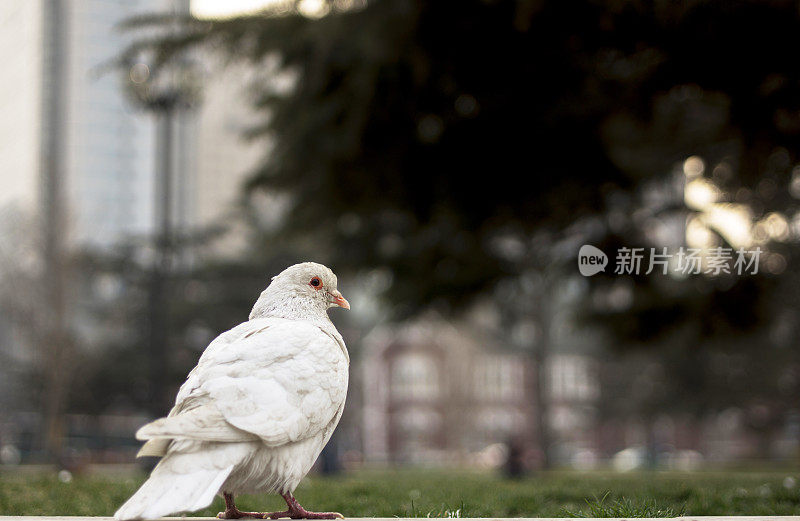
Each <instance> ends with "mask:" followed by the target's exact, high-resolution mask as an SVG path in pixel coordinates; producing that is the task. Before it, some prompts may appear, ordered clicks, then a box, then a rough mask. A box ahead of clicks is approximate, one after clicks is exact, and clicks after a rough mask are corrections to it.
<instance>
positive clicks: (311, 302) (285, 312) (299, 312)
mask: <svg viewBox="0 0 800 521" xmlns="http://www.w3.org/2000/svg"><path fill="white" fill-rule="evenodd" d="M268 317H274V318H286V319H289V320H308V321H311V322H330V318H328V306H327V303H325V302H321V301H319V300H316V299H310V298H308V296H306V295H299V294H297V293H295V292H271V291H269V290H267V291H264V293H262V294H261V296H260V297H259V299H258V301H256V304H255V306H253V310H252V311H251V312H250V320H253V319H254V318H268Z"/></svg>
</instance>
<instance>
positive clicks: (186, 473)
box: [114, 453, 234, 520]
mask: <svg viewBox="0 0 800 521" xmlns="http://www.w3.org/2000/svg"><path fill="white" fill-rule="evenodd" d="M197 457H198V454H196V453H194V454H191V453H190V454H168V455H167V456H166V457H165V458H164V459H163V460H162V461H161V462H160V463H159V464H158V465H157V466H156V468H155V469H153V473H152V474H151V475H150V478H149V479H148V480H147V481H146V482H145V483H144V485H142V486H141V487H140V488H139V490H137V491H136V493H135V494H134V495H133V496H131V498H130V499H128V501H126V502H125V504H123V505H122V506H121V507H120V508H119V510H117V511H116V512H115V513H114V518H115V519H117V520H129V519H157V518H160V517H164V516H167V515H169V514H174V513H177V512H186V511H194V510H199V509H201V508H205V507H207V506H208V505H210V504H211V502H212V501H213V500H214V496H215V495H216V494H217V492H218V491H219V489H220V487H221V486H222V485H223V483H225V480H226V479H227V478H228V476H229V475H230V473H231V471H232V470H233V468H234V465H233V464H231V465H229V466H227V467H224V468H214V467H213V466H212V467H211V468H203V467H202V466H201V465H197V464H192V462H191V461H190V460H188V459H189V458H197ZM180 460H184V461H180Z"/></svg>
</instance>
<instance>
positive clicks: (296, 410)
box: [114, 262, 350, 520]
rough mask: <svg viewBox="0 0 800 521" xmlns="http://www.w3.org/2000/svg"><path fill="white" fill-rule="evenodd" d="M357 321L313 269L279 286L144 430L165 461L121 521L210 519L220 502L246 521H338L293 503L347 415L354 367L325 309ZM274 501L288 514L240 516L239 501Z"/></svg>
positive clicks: (289, 274)
mask: <svg viewBox="0 0 800 521" xmlns="http://www.w3.org/2000/svg"><path fill="white" fill-rule="evenodd" d="M334 306H339V307H343V308H345V309H350V304H349V303H348V302H347V300H345V298H344V297H342V294H341V293H340V292H339V291H338V290H337V289H336V275H334V274H333V272H332V271H331V270H330V269H328V268H327V267H325V266H323V265H321V264H316V263H313V262H305V263H302V264H296V265H294V266H291V267H289V268H287V269H285V270H284V271H282V272H281V273H280V274H279V275H278V276H276V277H274V278H273V279H272V282H271V283H270V285H269V287H267V289H265V290H264V291H263V292H262V293H261V296H260V297H259V298H258V301H257V302H256V304H255V306H254V307H253V311H252V312H251V313H250V319H249V320H248V321H247V322H244V323H243V324H239V325H238V326H236V327H234V328H233V329H231V330H229V331H226V332H225V333H223V334H221V335H220V336H218V337H217V338H216V339H215V340H214V341H213V342H211V344H210V345H209V346H208V348H206V350H205V352H204V353H203V355H202V356H201V357H200V361H199V362H198V364H197V366H196V367H195V368H194V369H192V371H191V372H190V373H189V377H188V379H187V380H186V383H184V384H183V385H182V386H181V389H180V391H179V392H178V397H177V398H176V400H175V407H173V408H172V410H171V411H170V413H169V416H167V417H166V418H161V419H158V420H156V421H154V422H152V423H149V424H147V425H145V426H144V427H142V428H141V429H139V431H138V432H137V433H136V438H137V439H140V440H148V441H147V443H145V444H144V446H143V447H142V449H141V450H140V451H139V454H138V456H161V461H160V462H159V463H158V465H157V466H156V467H155V469H153V472H152V474H151V475H150V478H149V479H148V480H147V481H146V482H145V483H144V485H142V486H141V488H140V489H139V490H138V491H137V492H136V493H135V494H134V495H133V496H132V497H131V498H130V499H128V501H126V502H125V504H124V505H122V506H121V507H120V508H119V510H117V512H116V513H115V514H114V517H115V518H116V519H119V520H124V519H155V518H159V517H162V516H166V515H169V514H173V513H177V512H186V511H194V510H199V509H201V508H204V507H207V506H208V505H209V504H211V502H212V501H213V499H214V496H215V495H216V494H217V493H222V495H223V497H224V498H225V512H220V513H219V515H218V516H217V517H220V518H222V519H238V518H241V517H253V518H259V519H262V518H264V519H266V518H270V519H278V518H281V517H290V518H293V519H300V518H305V519H334V518H337V517H338V518H341V517H342V515H341V514H339V513H336V512H319V513H318V512H309V511H307V510H305V509H304V508H303V507H302V506H300V504H299V503H298V502H297V500H296V499H295V498H294V496H293V492H294V490H295V488H296V487H297V485H298V484H299V483H300V480H302V479H303V477H304V476H305V475H306V473H308V471H309V470H310V469H311V466H312V465H313V464H314V461H315V460H316V459H317V456H319V453H320V452H321V451H322V448H323V447H324V446H325V444H326V443H327V442H328V439H330V437H331V434H332V433H333V430H334V429H335V428H336V424H337V423H339V418H341V416H342V411H343V410H344V402H345V396H346V394H347V382H348V368H349V365H350V356H349V355H348V353H347V348H346V347H345V345H344V340H342V336H341V335H340V334H339V332H338V331H337V330H336V327H334V325H333V323H332V322H331V321H330V319H329V318H328V313H327V310H328V308H331V307H334ZM257 492H262V493H263V492H276V493H278V494H280V495H281V496H283V498H284V499H285V500H286V504H287V506H288V508H287V510H285V511H282V512H268V513H259V512H241V511H239V510H238V509H237V508H236V505H235V504H234V501H233V499H234V495H235V494H242V493H257Z"/></svg>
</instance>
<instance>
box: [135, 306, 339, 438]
mask: <svg viewBox="0 0 800 521" xmlns="http://www.w3.org/2000/svg"><path fill="white" fill-rule="evenodd" d="M346 379H347V362H346V359H345V357H344V356H343V355H342V351H341V348H340V346H339V345H338V343H337V342H336V341H335V340H334V339H333V338H331V337H330V336H328V335H327V334H326V333H324V332H323V331H322V330H320V328H318V327H317V326H315V325H313V324H310V323H306V322H301V321H292V320H286V319H279V318H263V319H256V320H251V321H250V322H246V323H245V324H242V325H240V326H238V327H236V328H234V329H232V330H230V331H228V332H226V333H224V334H222V335H220V336H219V337H218V338H217V339H216V340H214V342H212V343H211V345H210V346H209V347H208V348H207V349H206V351H205V353H204V354H203V356H202V357H201V358H200V362H199V363H198V365H197V367H195V369H194V370H193V371H192V372H191V373H190V375H189V379H188V380H187V381H186V383H185V384H184V385H183V386H182V387H181V390H180V392H179V393H178V398H177V400H176V404H175V407H174V408H173V410H172V412H170V416H168V417H167V418H161V419H159V420H156V421H154V422H152V423H150V424H148V425H145V426H144V427H142V428H141V429H139V432H137V433H136V437H137V438H138V439H141V440H157V439H176V440H179V439H192V440H198V441H220V442H236V441H253V440H254V439H257V438H260V439H261V440H262V441H263V443H265V444H266V445H268V446H280V445H284V444H286V443H289V442H296V441H300V440H302V439H305V438H307V437H310V436H314V435H316V434H317V433H319V432H320V431H321V430H323V429H325V427H326V426H327V425H328V424H329V423H330V422H331V420H333V419H334V417H335V416H336V414H337V411H338V408H339V406H340V404H341V403H342V402H343V399H344V396H343V394H344V393H345V392H346V387H347V386H346V383H345V382H346ZM159 446H163V445H162V444H159ZM152 447H156V445H153V446H151V449H149V450H152ZM143 451H144V448H143ZM156 452H157V451H156Z"/></svg>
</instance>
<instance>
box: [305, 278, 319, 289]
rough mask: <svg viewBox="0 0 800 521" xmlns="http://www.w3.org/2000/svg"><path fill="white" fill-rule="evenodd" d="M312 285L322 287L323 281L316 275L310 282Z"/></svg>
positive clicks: (317, 287)
mask: <svg viewBox="0 0 800 521" xmlns="http://www.w3.org/2000/svg"><path fill="white" fill-rule="evenodd" d="M308 284H309V285H310V286H311V287H313V288H316V289H319V288H321V287H322V281H321V280H319V277H314V278H313V279H311V282H309V283H308Z"/></svg>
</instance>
